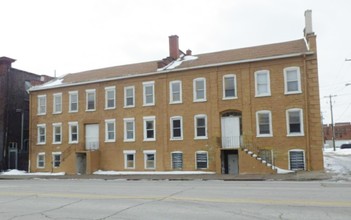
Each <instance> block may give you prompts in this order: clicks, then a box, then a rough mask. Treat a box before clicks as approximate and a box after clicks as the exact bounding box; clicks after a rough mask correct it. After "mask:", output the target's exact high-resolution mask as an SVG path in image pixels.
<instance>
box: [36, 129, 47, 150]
mask: <svg viewBox="0 0 351 220" xmlns="http://www.w3.org/2000/svg"><path fill="white" fill-rule="evenodd" d="M40 128H44V139H45V140H44V141H42V142H41V141H40ZM43 144H46V124H37V145H43Z"/></svg>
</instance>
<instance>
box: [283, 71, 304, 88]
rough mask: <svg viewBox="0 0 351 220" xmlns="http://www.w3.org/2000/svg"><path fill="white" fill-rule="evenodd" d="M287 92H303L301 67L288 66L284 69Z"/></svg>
mask: <svg viewBox="0 0 351 220" xmlns="http://www.w3.org/2000/svg"><path fill="white" fill-rule="evenodd" d="M284 88H285V94H296V93H301V79H300V68H299V67H288V68H285V69H284Z"/></svg>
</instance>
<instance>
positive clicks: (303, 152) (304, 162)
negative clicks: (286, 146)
mask: <svg viewBox="0 0 351 220" xmlns="http://www.w3.org/2000/svg"><path fill="white" fill-rule="evenodd" d="M291 152H302V154H303V166H304V168H303V169H293V170H306V156H305V151H304V150H302V149H291V150H289V151H288V163H289V164H288V165H289V170H292V169H291V161H290V160H291V158H290V153H291Z"/></svg>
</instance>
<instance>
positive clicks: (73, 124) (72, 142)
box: [68, 121, 79, 144]
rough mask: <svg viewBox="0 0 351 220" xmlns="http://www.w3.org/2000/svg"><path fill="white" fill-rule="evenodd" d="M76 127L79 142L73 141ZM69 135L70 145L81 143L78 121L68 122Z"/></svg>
mask: <svg viewBox="0 0 351 220" xmlns="http://www.w3.org/2000/svg"><path fill="white" fill-rule="evenodd" d="M73 126H76V127H77V140H75V141H74V140H72V135H73V133H72V127H73ZM68 135H69V140H68V143H69V144H77V143H78V142H79V126H78V122H77V121H70V122H68Z"/></svg>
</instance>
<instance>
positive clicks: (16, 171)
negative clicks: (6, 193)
mask: <svg viewBox="0 0 351 220" xmlns="http://www.w3.org/2000/svg"><path fill="white" fill-rule="evenodd" d="M0 174H1V175H8V176H11V175H12V176H16V175H31V176H63V175H65V173H64V172H60V173H49V172H38V173H27V172H26V171H23V170H8V171H6V172H1V173H0Z"/></svg>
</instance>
